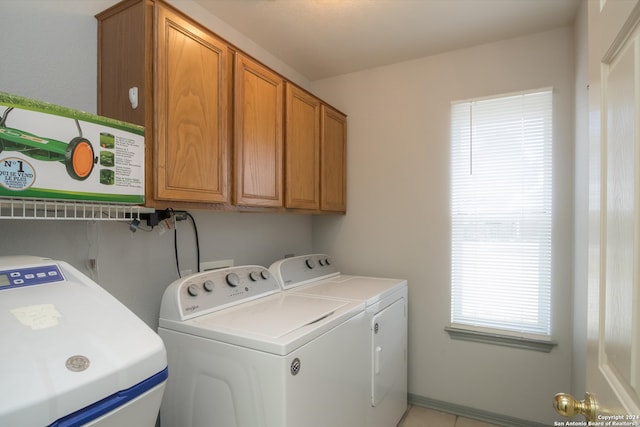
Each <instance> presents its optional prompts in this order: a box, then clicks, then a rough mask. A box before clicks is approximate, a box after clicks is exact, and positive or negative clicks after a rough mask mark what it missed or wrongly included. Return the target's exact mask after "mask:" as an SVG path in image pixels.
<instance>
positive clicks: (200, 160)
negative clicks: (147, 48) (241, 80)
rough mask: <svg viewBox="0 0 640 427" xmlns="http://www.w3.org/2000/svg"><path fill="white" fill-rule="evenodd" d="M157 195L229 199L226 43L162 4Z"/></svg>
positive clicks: (159, 13)
mask: <svg viewBox="0 0 640 427" xmlns="http://www.w3.org/2000/svg"><path fill="white" fill-rule="evenodd" d="M157 25H158V29H157V65H156V66H157V83H156V103H157V112H156V114H157V139H156V156H157V158H156V161H157V179H156V194H155V196H156V198H157V199H161V200H182V201H195V202H227V201H228V195H229V192H228V187H229V186H228V169H227V165H228V159H227V156H228V139H227V134H228V132H227V113H228V102H229V99H228V92H229V90H228V89H229V76H228V72H227V70H226V66H227V61H228V60H229V49H228V47H227V45H226V44H225V43H224V42H222V41H220V40H218V39H217V38H215V37H213V36H212V35H211V34H210V33H208V32H206V31H203V30H202V29H200V28H198V27H197V26H195V25H193V24H192V23H191V22H190V21H189V20H187V19H185V18H184V17H182V16H180V15H178V14H177V13H175V12H174V11H172V10H169V9H167V8H165V7H157Z"/></svg>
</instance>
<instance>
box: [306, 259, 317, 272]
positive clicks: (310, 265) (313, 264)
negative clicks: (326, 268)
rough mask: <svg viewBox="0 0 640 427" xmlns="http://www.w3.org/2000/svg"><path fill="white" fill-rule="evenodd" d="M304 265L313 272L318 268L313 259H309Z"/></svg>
mask: <svg viewBox="0 0 640 427" xmlns="http://www.w3.org/2000/svg"><path fill="white" fill-rule="evenodd" d="M304 263H305V264H306V265H307V268H309V269H311V270H313V269H314V268H315V266H316V263H315V262H314V261H313V260H312V259H311V258H308V259H307V260H306V261H305V262H304Z"/></svg>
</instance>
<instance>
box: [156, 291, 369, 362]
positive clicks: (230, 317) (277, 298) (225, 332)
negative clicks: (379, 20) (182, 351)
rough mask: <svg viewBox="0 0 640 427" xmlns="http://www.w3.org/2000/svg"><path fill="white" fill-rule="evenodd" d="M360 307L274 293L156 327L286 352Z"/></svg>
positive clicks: (359, 304) (352, 303)
mask: <svg viewBox="0 0 640 427" xmlns="http://www.w3.org/2000/svg"><path fill="white" fill-rule="evenodd" d="M363 310H364V304H362V303H358V302H354V301H347V300H339V299H335V298H321V297H315V296H310V295H296V294H293V293H278V294H275V295H271V296H267V297H264V298H261V299H259V300H254V301H251V302H248V303H245V304H241V305H239V306H236V307H232V308H228V309H225V310H221V311H218V312H215V313H211V314H208V315H204V316H201V317H197V318H195V319H191V320H189V321H186V322H166V321H164V322H163V319H160V326H161V327H166V328H167V329H173V330H179V331H182V332H187V333H190V334H194V335H198V336H201V337H204V338H209V339H214V340H219V341H222V342H227V343H230V344H236V345H239V346H242V347H247V348H252V349H255V350H261V351H265V352H269V353H273V354H277V355H286V354H289V353H290V352H291V351H293V350H295V349H296V348H298V347H300V346H302V345H304V344H305V343H307V342H309V341H311V340H313V339H314V338H316V337H318V336H320V335H322V334H323V333H325V332H327V331H329V330H331V329H332V328H334V327H336V326H337V325H339V324H341V323H343V322H345V321H347V320H348V319H350V318H352V317H354V316H355V315H357V314H358V313H362V312H363Z"/></svg>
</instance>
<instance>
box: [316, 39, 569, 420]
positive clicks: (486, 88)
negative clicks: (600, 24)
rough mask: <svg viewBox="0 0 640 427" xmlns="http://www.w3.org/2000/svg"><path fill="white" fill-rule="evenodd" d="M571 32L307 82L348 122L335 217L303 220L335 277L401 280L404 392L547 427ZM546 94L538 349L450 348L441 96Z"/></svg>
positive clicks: (563, 357) (560, 331)
mask: <svg viewBox="0 0 640 427" xmlns="http://www.w3.org/2000/svg"><path fill="white" fill-rule="evenodd" d="M573 37H574V34H573V30H572V29H571V28H564V29H559V30H555V31H550V32H545V33H541V34H536V35H532V36H529V37H523V38H517V39H512V40H506V41H501V42H498V43H492V44H487V45H483V46H479V47H475V48H470V49H465V50H460V51H454V52H449V53H446V54H442V55H437V56H432V57H427V58H423V59H419V60H414V61H409V62H403V63H398V64H394V65H391V66H386V67H380V68H375V69H370V70H366V71H363V72H358V73H353V74H348V75H344V76H339V77H336V78H332V79H327V80H323V81H318V82H315V83H314V91H315V92H316V93H317V94H318V95H319V96H321V97H322V98H325V99H327V100H328V101H329V102H331V103H333V104H334V105H335V106H336V107H337V108H340V109H342V110H343V111H345V112H346V113H347V114H348V115H349V117H348V183H347V191H348V213H347V215H346V216H344V217H337V218H336V217H317V218H314V227H313V246H314V250H315V251H319V252H327V253H331V254H333V256H334V257H335V258H337V259H339V260H341V265H342V266H343V271H345V270H347V269H348V271H349V272H352V273H356V274H371V275H381V276H399V277H405V278H407V279H408V280H409V301H410V302H409V392H410V393H412V394H414V395H416V396H420V397H426V398H429V399H436V400H440V401H444V402H449V403H455V404H458V405H464V406H467V407H471V408H476V409H482V410H486V411H491V412H495V413H499V414H504V415H508V416H513V417H517V418H522V419H527V420H533V421H538V422H543V423H551V422H552V421H553V420H557V419H558V416H557V415H556V414H555V413H554V412H553V409H552V405H551V400H552V397H553V395H554V394H555V393H557V392H559V391H562V390H570V387H571V365H572V327H571V324H572V311H571V310H572V308H571V298H572V286H573V267H572V265H573V259H572V256H573V253H572V248H573V222H572V218H573V190H572V188H573V137H574V108H573V107H574V39H573ZM549 86H552V87H553V88H554V120H555V121H554V149H553V155H554V196H553V201H554V221H555V223H554V230H553V239H554V242H555V243H554V245H555V246H554V260H553V276H552V280H553V284H554V287H555V291H554V294H553V301H554V311H553V325H552V327H553V338H554V339H555V340H557V341H558V343H559V345H558V346H557V347H556V348H554V349H553V351H552V352H551V353H549V354H545V353H539V352H533V351H527V350H520V349H513V348H506V347H498V346H492V345H488V344H478V343H469V342H462V341H454V340H451V339H450V338H449V336H448V335H447V333H445V332H444V330H443V328H444V327H445V326H447V325H448V323H449V319H450V318H449V301H450V300H449V298H450V297H449V295H450V294H449V292H450V272H449V265H450V256H449V248H450V243H449V242H450V235H449V232H450V221H449V113H450V102H451V101H454V100H461V99H468V98H474V97H482V96H488V95H494V94H500V93H508V92H513V91H518V90H524V89H536V88H542V87H549Z"/></svg>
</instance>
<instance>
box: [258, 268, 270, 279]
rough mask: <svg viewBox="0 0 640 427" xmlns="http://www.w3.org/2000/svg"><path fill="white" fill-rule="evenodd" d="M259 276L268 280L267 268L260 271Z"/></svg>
mask: <svg viewBox="0 0 640 427" xmlns="http://www.w3.org/2000/svg"><path fill="white" fill-rule="evenodd" d="M260 276H261V277H262V278H263V279H264V280H269V278H270V277H271V274H269V270H262V273H260Z"/></svg>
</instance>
